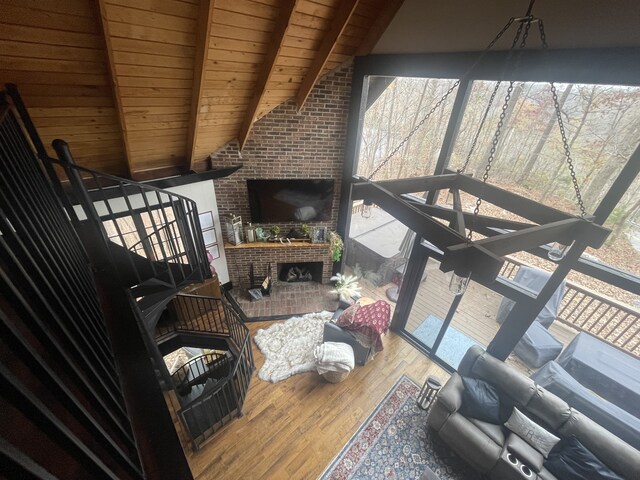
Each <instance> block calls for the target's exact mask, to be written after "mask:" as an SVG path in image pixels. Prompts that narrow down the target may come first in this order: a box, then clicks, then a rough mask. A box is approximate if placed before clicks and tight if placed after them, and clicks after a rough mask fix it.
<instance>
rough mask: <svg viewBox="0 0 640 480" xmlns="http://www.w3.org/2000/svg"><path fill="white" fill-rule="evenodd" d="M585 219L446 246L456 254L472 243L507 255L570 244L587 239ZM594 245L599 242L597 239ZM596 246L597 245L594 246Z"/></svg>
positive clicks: (562, 221) (602, 239)
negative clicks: (553, 243) (580, 239)
mask: <svg viewBox="0 0 640 480" xmlns="http://www.w3.org/2000/svg"><path fill="white" fill-rule="evenodd" d="M588 223H589V222H587V221H586V220H582V219H579V218H571V219H568V220H560V221H559V222H553V223H548V224H546V225H536V226H535V227H530V228H525V229H522V230H519V231H516V232H508V233H502V234H499V235H495V236H493V237H489V238H483V239H480V240H476V241H474V242H473V244H462V243H461V244H459V245H452V246H450V247H448V251H449V252H451V253H452V254H454V255H457V254H458V253H459V252H461V251H463V250H467V249H469V248H471V247H472V246H473V245H475V246H478V245H479V246H482V247H484V248H486V249H487V250H489V251H490V252H492V253H494V254H495V255H498V256H501V257H502V256H504V255H509V254H510V253H515V252H519V251H521V250H529V249H531V248H535V247H539V246H540V245H546V244H548V243H552V242H559V243H563V244H565V245H566V244H570V243H571V242H573V240H574V239H575V238H578V237H580V238H582V239H583V240H586V239H588V237H589V235H586V233H587V232H585V230H588V227H587V226H586V225H585V224H588ZM604 239H606V236H605V237H600V239H599V240H600V241H601V242H604ZM591 240H595V243H594V245H598V243H600V242H599V241H598V239H594V238H593V237H592V238H591ZM595 248H598V247H595Z"/></svg>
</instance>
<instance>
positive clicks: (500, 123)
mask: <svg viewBox="0 0 640 480" xmlns="http://www.w3.org/2000/svg"><path fill="white" fill-rule="evenodd" d="M532 20H533V17H532V16H529V17H527V19H526V26H525V22H524V21H523V22H521V23H520V26H519V27H518V30H517V31H516V35H515V37H514V38H513V42H512V44H511V49H510V52H509V53H510V55H509V56H511V54H512V53H513V50H514V49H515V47H516V45H518V40H520V35H522V40H521V41H520V45H519V48H524V47H525V46H526V45H527V37H528V36H529V30H530V28H531V21H532ZM523 27H524V34H523V33H522V30H523ZM514 83H515V82H514V81H513V80H512V81H510V82H509V87H508V88H507V93H506V95H505V96H504V102H503V104H502V110H501V111H500V117H499V118H498V125H497V126H496V131H495V133H494V134H493V140H492V141H491V150H489V157H488V158H487V164H486V165H485V167H484V173H483V174H482V183H483V184H484V183H487V180H488V179H489V173H490V172H491V168H492V167H493V161H494V159H495V155H496V151H497V149H498V142H499V141H500V135H501V134H502V127H503V126H504V119H505V118H506V116H507V110H508V108H509V102H510V101H511V94H512V93H513V85H514ZM496 87H497V86H496ZM496 91H497V88H495V89H494V92H496ZM481 205H482V197H481V196H479V197H478V198H477V199H476V206H475V208H474V209H473V217H474V218H476V217H477V216H478V214H479V213H480V206H481ZM472 241H473V229H472V228H469V233H468V234H467V243H471V242H472Z"/></svg>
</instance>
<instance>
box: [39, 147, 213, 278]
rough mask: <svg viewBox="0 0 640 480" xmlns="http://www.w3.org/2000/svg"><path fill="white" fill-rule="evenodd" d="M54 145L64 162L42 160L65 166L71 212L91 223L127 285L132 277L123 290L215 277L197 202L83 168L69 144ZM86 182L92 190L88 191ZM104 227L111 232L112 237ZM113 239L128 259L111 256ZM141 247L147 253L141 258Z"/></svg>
mask: <svg viewBox="0 0 640 480" xmlns="http://www.w3.org/2000/svg"><path fill="white" fill-rule="evenodd" d="M53 146H54V149H55V150H56V153H57V154H58V157H59V158H60V161H56V160H54V159H51V158H47V159H44V160H43V161H50V162H53V163H58V164H59V165H60V166H62V168H63V170H64V172H65V174H66V176H67V178H68V179H69V183H70V185H71V187H72V189H71V191H70V192H69V190H67V191H66V194H67V195H68V196H69V202H68V204H69V205H71V208H73V210H74V212H73V214H74V215H75V216H77V217H78V219H79V220H80V221H82V220H85V219H86V220H88V221H89V222H90V223H91V224H92V226H93V227H94V230H96V231H97V232H98V233H99V235H100V237H101V239H102V242H104V244H105V246H106V249H107V252H108V255H109V256H110V258H111V260H112V262H113V263H114V265H115V266H116V269H117V270H118V271H119V272H120V273H121V276H122V277H123V281H124V279H125V278H127V277H131V276H133V277H134V278H133V279H129V280H128V283H129V285H125V286H129V287H131V286H133V285H135V284H140V283H142V282H144V281H146V280H149V279H150V278H153V277H158V276H159V275H166V277H167V278H165V279H164V280H165V281H166V282H168V285H169V286H170V287H173V288H176V287H178V286H180V285H181V284H183V282H185V280H187V279H188V278H189V279H190V280H191V281H192V282H193V281H202V280H204V279H205V278H208V277H210V276H211V272H210V268H209V262H208V259H207V253H206V250H205V247H204V239H203V237H202V229H201V227H200V221H199V218H198V209H197V206H196V203H195V202H194V201H193V200H191V199H189V198H187V197H184V196H182V195H178V194H176V193H172V192H168V191H166V190H162V189H159V188H155V187H152V186H150V185H145V184H142V183H138V182H134V181H131V180H126V179H123V178H120V177H116V176H114V175H109V174H105V173H100V172H96V171H94V170H91V169H88V168H85V167H81V166H79V165H76V164H75V163H74V161H73V157H72V156H71V152H70V150H69V146H68V145H67V144H66V142H63V141H61V140H56V141H54V144H53ZM87 184H89V185H91V186H92V187H93V188H92V189H91V190H89V189H87V187H86V185H87ZM70 216H71V215H70ZM122 219H128V220H129V221H130V222H133V224H134V225H135V230H133V231H130V232H125V231H124V230H123V228H122V225H121V221H122ZM105 225H108V226H109V227H110V229H111V230H112V234H111V235H109V234H108V232H107V229H106V227H105ZM112 241H113V243H116V244H119V245H121V246H122V247H124V248H125V249H126V250H127V252H128V253H127V254H126V255H124V257H125V259H124V260H123V259H121V258H118V259H116V258H115V256H114V255H113V252H112V249H113V246H112V245H110V242H112ZM140 246H142V247H143V251H144V252H145V255H140V254H139V247H140ZM141 259H144V260H141ZM172 265H173V268H172ZM176 272H180V275H176ZM176 277H178V278H176ZM131 283H133V285H132V284H131Z"/></svg>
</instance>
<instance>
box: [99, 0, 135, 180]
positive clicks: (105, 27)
mask: <svg viewBox="0 0 640 480" xmlns="http://www.w3.org/2000/svg"><path fill="white" fill-rule="evenodd" d="M95 2H96V6H97V10H98V21H99V22H100V27H101V30H102V39H103V41H104V48H105V52H106V54H107V71H108V74H109V81H110V84H111V91H112V92H113V101H114V103H115V106H116V108H115V111H116V116H117V117H118V123H119V124H120V133H121V136H122V146H123V149H124V159H125V162H126V164H127V173H128V175H129V178H133V175H134V172H133V168H132V166H131V150H130V148H129V139H128V136H127V124H126V122H125V120H124V110H123V107H122V99H121V98H120V87H119V85H118V77H117V75H116V67H115V60H114V58H113V49H112V47H111V35H110V33H109V20H108V19H107V7H106V5H105V0H95Z"/></svg>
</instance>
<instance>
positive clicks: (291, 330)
mask: <svg viewBox="0 0 640 480" xmlns="http://www.w3.org/2000/svg"><path fill="white" fill-rule="evenodd" d="M332 315H333V314H332V313H330V312H319V313H309V314H307V315H304V316H302V317H292V318H290V319H289V320H287V321H286V322H283V323H275V324H273V325H272V326H270V327H269V328H267V329H266V330H263V329H260V330H258V331H257V332H256V334H255V335H254V336H253V340H254V341H255V342H256V345H258V348H260V351H261V352H262V353H264V355H265V357H266V358H265V361H264V365H263V366H262V368H261V369H260V371H259V372H258V377H259V378H260V379H261V380H266V381H268V382H273V383H276V382H279V381H281V380H284V379H286V378H289V377H290V376H291V375H295V374H296V373H301V372H312V371H313V370H315V368H316V361H315V358H314V356H313V351H314V349H315V348H316V346H318V345H320V344H321V343H322V332H323V329H324V324H325V323H326V322H327V321H329V320H330V319H331V316H332Z"/></svg>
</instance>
